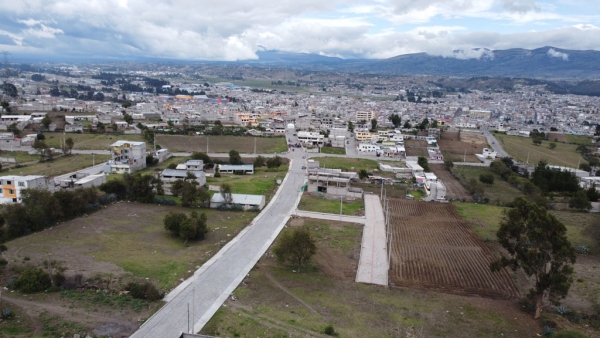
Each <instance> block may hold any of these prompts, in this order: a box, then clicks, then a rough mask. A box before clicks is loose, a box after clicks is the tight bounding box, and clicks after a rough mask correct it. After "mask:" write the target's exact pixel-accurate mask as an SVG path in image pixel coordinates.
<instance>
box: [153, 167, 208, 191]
mask: <svg viewBox="0 0 600 338" xmlns="http://www.w3.org/2000/svg"><path fill="white" fill-rule="evenodd" d="M189 173H191V174H193V175H194V176H196V179H195V181H196V182H197V183H198V186H199V187H202V186H204V185H206V173H205V172H204V171H202V170H180V169H165V170H163V171H162V173H161V174H160V180H161V181H163V183H167V184H170V183H172V182H175V181H177V180H185V179H186V177H187V176H188V174H189ZM165 188H167V189H168V187H165Z"/></svg>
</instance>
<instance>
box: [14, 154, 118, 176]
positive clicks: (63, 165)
mask: <svg viewBox="0 0 600 338" xmlns="http://www.w3.org/2000/svg"><path fill="white" fill-rule="evenodd" d="M37 158H38V159H39V156H38V157H37ZM109 158H110V156H109V155H95V157H94V160H95V163H96V164H100V163H102V162H105V161H107V160H108V159H109ZM92 160H93V159H92V155H87V154H75V155H69V156H61V157H57V158H55V159H54V160H52V161H51V162H49V161H46V162H43V163H40V162H37V163H34V164H28V165H26V166H24V167H20V168H9V169H7V170H6V171H3V173H4V174H6V175H44V176H48V177H54V176H58V175H62V174H66V173H70V172H73V171H76V170H80V169H84V168H87V167H91V166H92Z"/></svg>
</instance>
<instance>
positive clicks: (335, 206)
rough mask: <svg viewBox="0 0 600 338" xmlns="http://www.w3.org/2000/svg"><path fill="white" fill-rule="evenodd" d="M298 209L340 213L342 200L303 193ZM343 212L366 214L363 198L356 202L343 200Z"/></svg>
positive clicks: (347, 213) (354, 214) (351, 214)
mask: <svg viewBox="0 0 600 338" xmlns="http://www.w3.org/2000/svg"><path fill="white" fill-rule="evenodd" d="M298 209H300V210H305V211H314V212H323V213H327V214H337V215H339V214H340V200H339V199H327V198H324V197H321V196H314V195H311V194H306V193H305V194H303V195H302V199H301V200H300V204H298ZM342 214H344V215H349V216H362V215H364V214H365V207H364V205H363V200H362V199H359V200H357V201H355V202H343V203H342Z"/></svg>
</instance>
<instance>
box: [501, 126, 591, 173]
mask: <svg viewBox="0 0 600 338" xmlns="http://www.w3.org/2000/svg"><path fill="white" fill-rule="evenodd" d="M494 136H495V137H496V139H497V140H498V142H500V144H501V145H502V147H503V148H504V150H505V151H506V152H507V153H508V154H509V155H510V156H512V157H513V158H515V159H517V160H519V161H521V162H526V161H527V159H529V163H531V164H537V163H538V162H539V161H540V160H546V161H547V162H548V164H553V165H558V166H567V167H572V168H576V167H577V165H578V164H579V163H584V162H586V161H585V160H584V159H583V157H581V154H580V153H578V152H577V151H576V150H575V149H576V148H577V145H576V144H566V143H560V142H554V143H555V144H556V148H554V149H550V147H549V144H550V143H552V142H551V141H545V140H544V141H542V144H540V145H539V146H536V145H534V144H533V139H531V138H529V137H521V136H511V135H503V134H495V135H494Z"/></svg>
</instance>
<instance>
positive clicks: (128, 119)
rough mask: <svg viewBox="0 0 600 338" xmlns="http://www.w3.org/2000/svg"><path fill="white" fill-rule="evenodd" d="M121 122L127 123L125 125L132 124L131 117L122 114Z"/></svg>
mask: <svg viewBox="0 0 600 338" xmlns="http://www.w3.org/2000/svg"><path fill="white" fill-rule="evenodd" d="M123 120H125V122H127V124H132V123H133V116H131V115H129V114H127V113H124V114H123Z"/></svg>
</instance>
